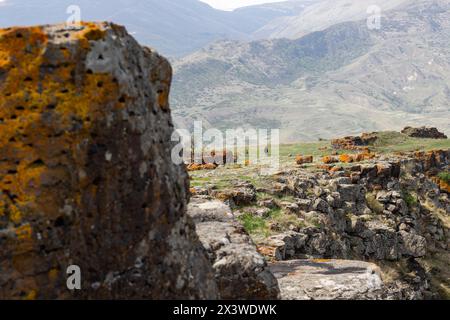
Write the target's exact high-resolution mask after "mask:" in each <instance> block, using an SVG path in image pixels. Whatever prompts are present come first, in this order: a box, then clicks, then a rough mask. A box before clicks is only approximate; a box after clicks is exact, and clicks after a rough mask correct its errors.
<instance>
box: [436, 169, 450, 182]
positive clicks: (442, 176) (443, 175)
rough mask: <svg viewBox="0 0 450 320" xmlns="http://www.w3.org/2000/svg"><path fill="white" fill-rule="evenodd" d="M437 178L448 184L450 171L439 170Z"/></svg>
mask: <svg viewBox="0 0 450 320" xmlns="http://www.w3.org/2000/svg"><path fill="white" fill-rule="evenodd" d="M438 177H439V179H441V180H442V181H444V182H445V183H447V184H450V172H441V173H439V174H438Z"/></svg>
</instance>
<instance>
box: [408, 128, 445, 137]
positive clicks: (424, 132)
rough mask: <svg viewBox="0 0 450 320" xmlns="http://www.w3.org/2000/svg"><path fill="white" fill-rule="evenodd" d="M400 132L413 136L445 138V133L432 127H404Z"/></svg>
mask: <svg viewBox="0 0 450 320" xmlns="http://www.w3.org/2000/svg"><path fill="white" fill-rule="evenodd" d="M401 132H402V133H403V134H406V135H407V136H410V137H413V138H427V139H447V136H446V135H445V134H443V133H442V132H439V130H438V129H437V128H434V127H420V128H413V127H406V128H404V129H403V130H402V131H401Z"/></svg>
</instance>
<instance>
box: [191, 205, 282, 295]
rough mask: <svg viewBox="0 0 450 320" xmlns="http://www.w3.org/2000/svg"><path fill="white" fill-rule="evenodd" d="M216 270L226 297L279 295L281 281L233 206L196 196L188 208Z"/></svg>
mask: <svg viewBox="0 0 450 320" xmlns="http://www.w3.org/2000/svg"><path fill="white" fill-rule="evenodd" d="M188 213H189V215H190V216H191V217H192V218H193V219H194V221H195V224H196V229H197V233H198V235H199V237H200V240H201V242H202V243H203V246H204V247H205V248H206V250H207V252H208V255H209V258H210V260H211V262H212V264H213V268H214V270H215V273H216V280H217V283H218V287H219V291H220V297H221V298H222V299H278V298H279V288H278V283H277V280H276V279H275V277H274V276H273V274H272V273H271V272H270V270H269V268H268V266H267V263H266V261H265V259H264V257H263V256H262V255H261V254H260V253H258V252H257V250H256V246H255V244H254V243H253V241H252V240H251V239H250V237H249V236H248V234H247V233H246V232H245V230H244V228H243V227H242V226H241V225H240V224H239V223H238V222H237V221H236V220H235V219H234V217H233V214H232V213H231V210H230V208H229V207H228V206H227V205H225V204H224V203H223V202H221V201H218V200H215V201H208V200H203V199H192V202H191V203H190V204H189V208H188Z"/></svg>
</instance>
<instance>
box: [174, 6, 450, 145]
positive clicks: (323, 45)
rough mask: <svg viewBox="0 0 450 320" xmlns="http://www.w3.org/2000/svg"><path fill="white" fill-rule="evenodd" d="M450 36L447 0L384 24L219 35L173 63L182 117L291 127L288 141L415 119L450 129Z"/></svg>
mask: <svg viewBox="0 0 450 320" xmlns="http://www.w3.org/2000/svg"><path fill="white" fill-rule="evenodd" d="M449 34H450V4H449V3H448V1H410V2H407V3H404V4H402V5H400V6H399V7H397V8H396V9H395V10H391V11H387V12H384V14H383V18H382V21H381V29H380V30H369V29H368V27H367V23H366V21H365V20H363V21H353V22H344V23H340V24H336V25H333V26H331V27H329V28H326V29H325V30H323V31H318V32H313V33H310V34H308V35H306V36H304V37H301V38H300V39H297V40H289V39H271V40H261V41H253V42H240V41H221V42H217V43H214V44H212V45H210V46H209V47H207V48H205V49H203V50H200V51H198V52H196V53H194V54H192V55H189V56H187V57H185V58H183V59H180V60H178V61H176V62H175V63H174V71H175V75H174V85H173V94H172V107H173V108H174V116H175V119H176V122H177V123H178V125H179V126H180V127H189V126H190V125H191V123H192V121H193V120H195V119H198V120H203V121H204V122H205V124H206V125H207V126H214V127H218V128H230V127H231V128H234V127H237V126H246V125H250V126H254V127H263V128H282V131H281V136H282V139H283V141H285V142H286V141H297V140H311V139H317V138H319V137H321V138H329V137H332V136H336V135H345V134H353V133H359V132H361V131H370V130H384V129H400V128H401V127H402V126H405V125H410V124H413V125H418V124H421V125H435V126H438V127H440V128H441V129H442V130H444V131H446V132H447V133H449V132H450V123H449V122H448V119H449V116H450V106H449V101H450V48H449V46H448V35H449Z"/></svg>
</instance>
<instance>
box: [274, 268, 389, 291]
mask: <svg viewBox="0 0 450 320" xmlns="http://www.w3.org/2000/svg"><path fill="white" fill-rule="evenodd" d="M270 269H271V270H272V272H273V273H274V275H275V277H276V278H277V279H278V283H279V285H280V290H281V298H282V299H284V300H356V299H357V300H369V299H370V300H372V299H379V298H380V297H381V296H382V294H383V291H384V290H385V288H384V285H383V281H382V280H381V274H380V269H379V268H378V267H377V266H376V265H375V264H372V263H367V262H362V261H347V260H290V261H283V262H276V263H271V264H270Z"/></svg>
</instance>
